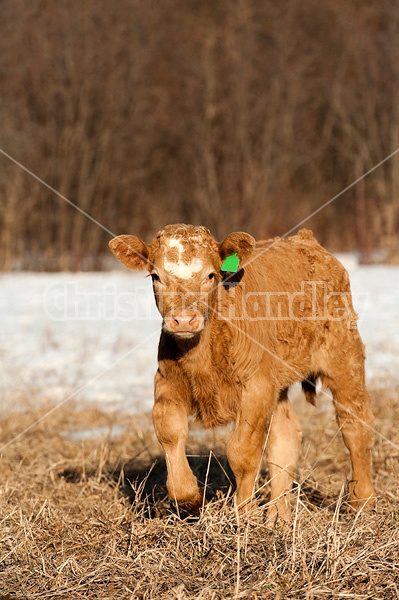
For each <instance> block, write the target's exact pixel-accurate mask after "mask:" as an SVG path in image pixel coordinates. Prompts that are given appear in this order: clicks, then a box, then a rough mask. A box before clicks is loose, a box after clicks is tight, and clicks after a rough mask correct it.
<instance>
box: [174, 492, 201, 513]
mask: <svg viewBox="0 0 399 600" xmlns="http://www.w3.org/2000/svg"><path fill="white" fill-rule="evenodd" d="M203 498H204V492H203V491H202V489H199V490H198V493H197V494H196V495H195V496H194V497H192V498H187V499H177V500H175V499H172V501H173V502H175V503H177V505H178V507H179V510H182V511H184V512H187V513H189V514H190V515H194V516H195V517H198V516H199V514H200V512H201V508H202V506H203V505H206V502H205V503H204V500H203Z"/></svg>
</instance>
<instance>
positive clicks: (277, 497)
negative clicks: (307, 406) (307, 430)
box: [266, 390, 302, 525]
mask: <svg viewBox="0 0 399 600" xmlns="http://www.w3.org/2000/svg"><path fill="white" fill-rule="evenodd" d="M301 438H302V430H301V426H300V423H299V421H298V418H297V416H296V414H295V411H294V409H293V407H292V405H291V403H290V401H289V399H288V394H287V390H283V391H282V392H281V394H280V398H279V401H278V403H277V406H276V409H275V411H274V413H273V418H272V421H271V425H270V430H269V437H268V441H267V446H266V454H267V462H268V466H269V474H270V479H271V482H270V485H271V495H270V506H269V509H268V511H267V523H268V524H269V525H274V523H275V521H276V519H277V518H280V519H282V520H283V521H287V522H288V521H289V519H290V516H291V505H290V498H289V492H290V491H291V489H292V483H293V481H294V477H295V470H296V466H297V462H298V458H299V451H300V445H301Z"/></svg>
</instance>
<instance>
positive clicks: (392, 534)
mask: <svg viewBox="0 0 399 600" xmlns="http://www.w3.org/2000/svg"><path fill="white" fill-rule="evenodd" d="M372 396H373V408H374V412H375V415H376V420H375V427H376V429H377V430H378V431H380V432H381V433H382V434H383V435H384V436H386V437H387V438H389V439H390V440H392V441H393V442H394V443H395V444H397V445H398V444H399V427H398V423H399V419H398V416H399V394H398V393H397V392H396V393H395V392H393V391H386V392H378V393H377V392H373V393H372ZM48 408H49V407H48V406H47V407H45V406H43V405H42V406H41V408H40V409H32V408H30V409H27V410H26V411H24V412H23V413H20V414H13V415H9V416H8V417H7V418H3V419H2V420H1V421H0V436H1V437H0V442H1V446H4V444H6V443H7V442H8V441H9V440H11V439H12V438H13V437H14V436H16V435H17V434H18V433H19V432H21V431H22V430H24V429H25V428H26V427H27V426H29V425H30V424H31V423H32V422H33V421H34V420H35V419H37V418H39V417H40V416H41V415H43V414H44V413H45V412H46V410H48ZM299 413H300V416H301V421H302V424H303V428H304V441H303V447H302V458H301V462H300V469H299V473H298V482H299V485H298V486H297V488H296V489H295V490H294V492H293V498H294V500H293V505H294V519H293V523H292V525H291V526H290V527H286V528H285V529H284V530H283V531H278V530H270V529H267V528H266V527H265V525H264V521H265V514H264V513H265V509H266V503H267V495H268V486H267V484H266V482H267V473H266V472H262V475H261V482H260V483H261V485H264V484H266V485H264V487H263V488H262V489H261V491H260V492H259V501H260V502H259V508H258V509H257V510H256V511H255V512H254V514H252V515H251V517H250V518H248V519H242V520H241V521H240V522H239V523H238V522H237V520H236V516H235V513H234V509H233V503H232V499H231V486H230V483H229V479H228V478H229V477H230V473H229V470H228V469H227V464H226V459H225V457H224V452H225V437H226V435H225V433H226V432H224V433H223V432H215V433H212V432H208V433H206V434H205V435H204V434H202V433H200V432H199V431H198V430H195V429H194V431H193V433H192V435H191V437H190V442H189V453H190V454H192V455H195V456H193V457H192V458H191V459H190V460H191V461H192V463H193V468H194V470H195V472H196V474H197V475H198V476H199V478H200V479H201V481H203V482H205V481H206V482H207V495H208V497H209V498H211V497H213V500H212V502H210V503H209V504H208V506H207V507H206V509H205V511H204V512H203V514H202V516H201V518H199V519H190V518H187V517H186V516H185V515H180V518H179V515H177V514H176V512H175V511H174V510H173V509H172V508H171V506H170V504H169V501H168V500H167V498H166V494H165V487H164V479H165V468H164V464H163V460H162V458H161V457H160V447H159V446H158V444H157V442H156V440H155V439H154V435H153V432H152V427H151V422H150V419H149V417H148V416H143V417H140V418H138V417H126V416H120V415H119V416H118V415H113V416H110V415H105V414H102V413H100V412H99V411H96V410H94V409H85V410H78V409H77V408H76V407H74V406H73V405H71V404H67V405H65V406H63V407H62V408H60V409H58V410H57V411H55V412H54V413H52V414H51V415H50V416H48V417H47V418H46V419H44V420H43V421H41V422H40V423H39V424H38V425H36V426H35V427H33V428H32V429H30V430H29V431H28V432H27V433H25V434H24V435H22V436H21V437H19V438H18V439H16V440H15V441H14V442H13V443H12V444H10V445H8V446H7V447H5V448H3V449H2V450H1V492H0V494H1V495H0V511H1V513H0V516H1V534H0V599H3V600H4V599H6V598H7V599H11V598H19V599H20V600H21V599H23V600H25V599H30V598H32V599H33V598H40V599H45V598H49V599H50V598H51V599H61V598H68V599H71V600H75V599H76V600H78V599H81V598H88V599H93V600H94V599H103V600H105V599H118V600H119V599H136V598H138V599H143V600H144V599H154V600H155V599H156V600H162V599H175V600H183V599H187V600H188V599H190V600H194V599H198V600H199V599H203V600H208V599H209V600H218V599H226V598H252V599H253V600H255V599H261V598H280V599H285V598H295V599H301V598H304V599H316V598H320V599H329V598H351V599H352V598H354V599H355V598H356V599H358V600H360V599H366V598H370V599H371V598H373V599H383V598H384V599H391V598H393V599H398V598H399V506H398V501H399V449H398V448H397V447H396V448H395V447H393V446H392V445H391V444H389V443H388V442H387V441H384V440H383V439H381V438H380V437H377V438H376V441H375V447H374V471H375V484H376V488H377V491H378V493H379V501H378V506H377V509H376V510H375V511H372V512H369V513H365V514H359V515H358V516H356V517H355V516H354V514H353V513H351V512H350V511H349V510H348V509H347V506H346V503H345V484H346V480H347V476H348V466H349V464H348V463H349V460H348V456H347V452H346V449H345V448H344V445H343V443H342V440H341V437H340V436H339V435H337V427H336V425H335V420H334V419H333V417H332V412H331V411H330V410H329V409H326V410H324V411H323V410H322V411H320V410H319V411H318V410H317V409H314V408H313V407H310V406H307V405H306V403H305V401H303V402H300V403H299ZM115 426H119V427H121V428H122V430H118V431H119V432H121V434H120V435H119V436H118V437H113V436H111V435H110V434H108V435H107V433H106V432H107V431H109V432H111V431H112V427H115ZM93 427H102V428H104V429H103V431H104V432H105V433H104V435H103V436H102V437H101V436H100V437H97V438H95V439H85V440H81V439H76V437H81V436H79V435H77V434H76V432H78V431H80V430H84V429H85V428H93ZM71 432H75V434H73V435H72V436H71ZM211 448H212V449H213V450H214V452H215V455H213V454H211V455H210V454H209V451H210V449H211ZM198 455H200V456H198ZM152 465H154V466H153V467H152V470H151V466H152ZM149 471H150V472H149ZM148 472H149V475H148ZM146 473H147V476H146Z"/></svg>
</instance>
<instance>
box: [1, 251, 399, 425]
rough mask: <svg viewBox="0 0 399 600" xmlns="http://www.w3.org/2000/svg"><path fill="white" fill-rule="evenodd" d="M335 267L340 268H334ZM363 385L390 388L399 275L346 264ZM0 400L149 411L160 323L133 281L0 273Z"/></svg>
mask: <svg viewBox="0 0 399 600" xmlns="http://www.w3.org/2000/svg"><path fill="white" fill-rule="evenodd" d="M343 262H344V264H345V261H343ZM346 267H347V268H348V271H349V275H350V279H351V288H352V293H353V300H354V306H355V309H356V310H357V312H358V314H359V329H360V334H361V336H362V339H363V341H364V343H365V345H366V354H367V360H366V374H367V380H368V382H369V383H370V382H372V383H373V385H374V384H376V385H381V386H382V385H384V384H386V382H387V381H390V382H394V384H395V385H399V267H398V266H385V265H378V266H363V265H358V264H357V263H356V261H355V259H352V263H350V261H349V260H348V261H346ZM0 290H1V292H0V319H1V328H0V394H1V403H2V408H3V409H7V408H8V409H11V408H13V407H14V405H15V402H16V400H15V399H16V398H17V397H21V396H25V397H28V398H31V399H32V401H35V399H37V398H39V397H42V398H45V399H50V400H53V401H55V402H59V401H61V400H63V399H65V398H67V397H68V396H70V395H72V397H73V398H74V400H75V401H78V402H85V403H90V404H95V405H96V406H97V407H98V408H100V409H102V410H120V411H123V412H134V413H137V412H143V411H148V410H150V409H151V407H152V402H153V379H154V375H155V372H156V369H157V346H158V339H159V333H160V330H161V317H160V315H159V314H158V311H157V309H156V306H155V302H154V298H153V292H152V285H151V281H149V279H146V278H145V277H143V275H142V274H137V273H132V272H129V271H126V272H124V271H121V272H119V271H114V272H104V273H11V274H1V275H0Z"/></svg>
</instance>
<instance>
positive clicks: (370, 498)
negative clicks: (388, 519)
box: [349, 481, 376, 511]
mask: <svg viewBox="0 0 399 600" xmlns="http://www.w3.org/2000/svg"><path fill="white" fill-rule="evenodd" d="M349 504H350V506H351V507H352V508H353V509H354V510H356V511H358V510H362V509H364V510H371V509H372V508H375V504H376V496H375V492H374V488H373V486H372V485H370V484H367V485H363V486H362V485H360V484H359V482H358V481H351V482H350V484H349Z"/></svg>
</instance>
